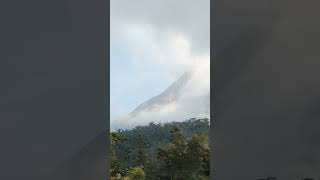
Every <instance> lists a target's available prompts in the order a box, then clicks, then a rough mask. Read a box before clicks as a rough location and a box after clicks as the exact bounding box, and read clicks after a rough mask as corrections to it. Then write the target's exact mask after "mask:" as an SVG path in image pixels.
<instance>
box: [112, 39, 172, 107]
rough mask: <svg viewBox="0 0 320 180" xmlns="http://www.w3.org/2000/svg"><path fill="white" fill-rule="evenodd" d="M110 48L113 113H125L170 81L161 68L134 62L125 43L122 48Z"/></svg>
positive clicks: (158, 91)
mask: <svg viewBox="0 0 320 180" xmlns="http://www.w3.org/2000/svg"><path fill="white" fill-rule="evenodd" d="M111 46H113V47H111V58H110V59H111V63H110V74H111V76H110V77H111V79H110V81H111V84H110V88H111V89H110V93H111V94H110V95H111V99H112V105H113V106H115V108H116V111H120V112H119V113H128V112H130V111H131V110H133V109H134V108H135V107H137V106H138V105H139V104H140V103H142V102H143V101H145V100H147V99H149V98H151V97H153V96H155V95H157V94H159V93H160V92H162V91H163V90H164V89H165V88H166V87H167V86H168V85H169V83H170V82H169V81H168V80H167V79H166V78H165V77H164V74H163V73H161V71H162V69H161V68H157V67H155V66H152V65H148V64H145V65H144V64H137V63H135V62H136V61H135V59H134V56H133V55H132V54H130V51H129V49H128V48H126V44H125V42H123V45H122V46H117V45H116V44H112V45H111ZM150 70H152V72H150ZM146 76H148V77H146Z"/></svg>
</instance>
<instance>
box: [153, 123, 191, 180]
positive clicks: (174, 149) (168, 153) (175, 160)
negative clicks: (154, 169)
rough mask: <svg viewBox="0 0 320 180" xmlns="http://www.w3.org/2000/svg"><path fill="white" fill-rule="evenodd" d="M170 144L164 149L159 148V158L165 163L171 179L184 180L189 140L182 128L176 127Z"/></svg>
mask: <svg viewBox="0 0 320 180" xmlns="http://www.w3.org/2000/svg"><path fill="white" fill-rule="evenodd" d="M170 133H171V138H170V141H171V142H170V143H169V144H168V145H167V146H165V147H164V148H159V150H158V158H159V159H160V160H162V161H164V164H165V168H166V171H167V172H168V175H169V176H170V178H171V179H183V178H184V177H185V173H186V170H185V168H184V166H185V163H186V161H185V158H186V156H185V153H186V151H185V150H186V145H187V140H186V138H185V137H184V135H183V132H182V128H181V127H180V126H178V125H177V126H175V127H174V128H173V129H172V130H171V131H170Z"/></svg>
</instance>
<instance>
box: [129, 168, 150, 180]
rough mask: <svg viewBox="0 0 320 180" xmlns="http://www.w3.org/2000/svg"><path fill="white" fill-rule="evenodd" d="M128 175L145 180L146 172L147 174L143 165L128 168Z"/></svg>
mask: <svg viewBox="0 0 320 180" xmlns="http://www.w3.org/2000/svg"><path fill="white" fill-rule="evenodd" d="M128 176H129V177H130V179H132V180H145V179H146V174H145V172H144V170H143V167H142V166H139V167H133V168H130V169H129V170H128Z"/></svg>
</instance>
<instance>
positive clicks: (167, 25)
mask: <svg viewBox="0 0 320 180" xmlns="http://www.w3.org/2000/svg"><path fill="white" fill-rule="evenodd" d="M180 5H181V6H180ZM209 7H210V1H209V0H199V1H191V0H175V1H171V0H162V1H158V0H137V1H134V2H133V1H131V0H112V1H111V46H112V45H113V44H123V46H125V47H127V48H128V49H129V51H130V53H131V54H130V57H132V59H133V61H134V63H133V64H134V66H136V67H138V68H139V69H141V71H142V72H143V73H144V74H145V78H149V77H151V76H149V75H151V74H152V73H155V69H156V70H157V71H156V72H157V73H159V72H160V73H161V77H164V78H166V79H167V81H169V82H174V81H175V80H177V79H178V78H179V77H180V76H181V75H182V74H183V73H184V72H186V71H191V70H192V71H194V75H193V76H192V78H191V80H190V82H189V84H188V85H186V87H185V89H184V91H183V93H182V95H181V98H179V100H178V101H174V102H170V103H168V104H165V105H162V106H159V107H157V108H154V109H152V110H148V111H144V112H141V114H140V115H139V116H138V117H135V118H133V119H132V117H130V118H131V119H130V120H128V118H129V117H126V115H122V117H121V118H114V117H113V118H112V119H111V124H112V126H113V127H114V128H115V127H122V128H124V127H133V126H136V125H139V124H147V123H149V122H150V121H153V122H166V121H172V120H185V119H187V118H190V117H201V116H203V117H208V112H209V110H208V108H209V107H207V106H208V103H207V104H206V103H204V102H205V101H206V98H209V97H208V95H209V87H210V79H209V77H210V76H209V75H210V52H209V50H210V47H209V42H210V29H209V27H210V24H209V18H210V15H209V14H210V10H209ZM146 86H147V85H146ZM128 91H130V89H128ZM150 98H151V97H150ZM145 100H147V99H144V100H141V103H142V102H143V101H145ZM204 104H205V105H204ZM112 109H113V108H112ZM112 111H113V110H112ZM111 113H112V112H111Z"/></svg>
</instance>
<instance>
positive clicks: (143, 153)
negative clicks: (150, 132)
mask: <svg viewBox="0 0 320 180" xmlns="http://www.w3.org/2000/svg"><path fill="white" fill-rule="evenodd" d="M135 149H136V159H135V164H136V166H145V163H146V159H147V144H146V143H145V141H144V138H143V136H142V135H140V134H139V135H138V137H137V139H136V143H135Z"/></svg>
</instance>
